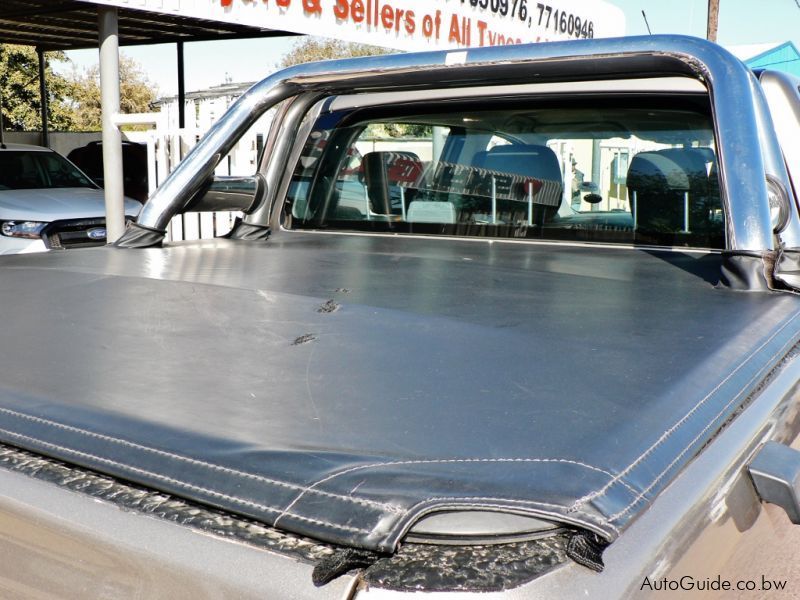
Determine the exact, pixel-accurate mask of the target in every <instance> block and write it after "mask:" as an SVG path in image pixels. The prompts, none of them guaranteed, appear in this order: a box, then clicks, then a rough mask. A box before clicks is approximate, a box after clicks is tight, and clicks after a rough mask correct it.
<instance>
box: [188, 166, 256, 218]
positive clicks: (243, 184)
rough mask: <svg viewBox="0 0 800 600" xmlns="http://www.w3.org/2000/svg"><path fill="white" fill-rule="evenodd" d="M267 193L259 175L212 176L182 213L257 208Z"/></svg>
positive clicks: (245, 210)
mask: <svg viewBox="0 0 800 600" xmlns="http://www.w3.org/2000/svg"><path fill="white" fill-rule="evenodd" d="M266 191H267V182H266V181H264V178H263V177H262V176H261V175H260V174H257V175H251V176H219V175H217V176H214V177H213V178H211V179H210V180H209V181H208V183H207V184H206V185H205V186H203V187H202V188H201V189H200V191H199V192H197V194H196V195H195V197H194V198H193V199H192V201H191V202H190V203H189V204H188V205H187V206H186V208H185V209H184V211H183V212H210V211H218V210H241V211H244V212H247V211H249V210H251V209H252V208H254V207H255V206H257V204H258V202H260V200H261V199H262V198H264V196H265V194H266Z"/></svg>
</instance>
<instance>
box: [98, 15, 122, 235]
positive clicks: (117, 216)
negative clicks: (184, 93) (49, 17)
mask: <svg viewBox="0 0 800 600" xmlns="http://www.w3.org/2000/svg"><path fill="white" fill-rule="evenodd" d="M97 24H98V30H99V32H100V110H101V112H102V118H103V178H104V180H105V186H104V187H105V199H106V236H107V237H106V240H107V241H108V243H112V242H115V241H116V240H117V239H118V238H119V237H120V236H121V235H122V234H123V233H124V231H125V208H124V200H123V198H124V192H123V187H122V134H121V133H120V130H119V128H118V127H117V125H116V123H115V122H114V119H115V117H116V115H117V114H119V110H120V108H119V107H120V105H119V32H118V31H119V27H118V26H119V23H118V17H117V9H116V8H105V7H100V8H98V9H97Z"/></svg>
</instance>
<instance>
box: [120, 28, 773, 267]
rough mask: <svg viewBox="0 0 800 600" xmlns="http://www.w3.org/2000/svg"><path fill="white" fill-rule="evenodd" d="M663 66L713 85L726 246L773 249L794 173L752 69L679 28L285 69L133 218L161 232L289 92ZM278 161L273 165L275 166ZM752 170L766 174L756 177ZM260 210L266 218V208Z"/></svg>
mask: <svg viewBox="0 0 800 600" xmlns="http://www.w3.org/2000/svg"><path fill="white" fill-rule="evenodd" d="M666 75H682V76H688V77H692V78H695V79H699V80H701V81H703V82H704V83H705V84H706V86H707V88H708V90H709V94H710V98H711V105H712V110H713V114H714V122H715V128H716V131H715V133H716V139H717V144H718V147H717V151H718V156H719V171H720V176H721V178H722V182H723V185H722V201H723V203H724V206H725V209H726V210H725V213H726V219H727V223H726V232H727V248H728V249H729V250H734V251H763V250H771V249H773V246H774V242H773V240H774V237H773V232H772V227H771V225H770V214H769V208H768V204H767V202H766V198H767V183H766V175H772V176H773V177H776V178H778V179H779V180H781V181H786V180H788V175H787V173H786V170H785V166H784V165H782V164H778V161H775V160H769V163H770V164H769V167H770V169H774V170H777V171H781V170H782V172H776V173H767V172H765V161H764V158H763V157H762V154H761V149H762V147H763V146H764V145H766V147H767V151H766V152H767V155H768V156H770V157H772V156H779V154H780V147H779V145H778V141H777V139H776V137H775V135H774V133H773V132H772V128H771V127H769V123H767V124H765V123H764V122H763V121H764V119H765V117H766V115H765V114H764V100H763V97H762V95H761V91H760V89H759V88H758V84H757V82H756V80H755V77H754V76H753V74H752V73H751V72H750V70H749V69H748V68H747V67H745V65H744V64H742V63H741V62H740V61H739V60H738V59H737V58H735V57H734V56H733V55H731V54H730V53H729V52H727V51H726V50H724V49H723V48H721V47H720V46H717V45H716V44H712V43H710V42H707V41H705V40H702V39H699V38H693V37H687V36H673V35H658V36H644V37H629V38H611V39H598V40H576V41H569V42H555V43H547V44H527V45H518V46H503V47H493V48H473V49H469V50H456V51H437V52H425V53H418V54H395V55H384V56H373V57H366V58H355V59H346V60H336V61H326V62H318V63H309V64H305V65H298V66H294V67H290V68H288V69H284V70H282V71H279V72H277V73H275V74H273V75H270V76H269V77H267V78H266V79H264V80H263V81H261V82H260V83H257V84H256V85H254V86H253V87H252V88H250V89H249V90H248V91H247V92H245V94H244V95H243V96H242V97H241V98H240V99H239V100H238V101H237V102H236V103H234V104H233V106H231V108H230V109H229V111H228V112H227V113H226V114H225V115H224V116H223V117H222V118H221V119H220V120H219V121H218V122H217V123H216V125H214V127H213V128H212V129H211V130H210V131H209V132H208V134H206V136H205V137H204V138H203V139H202V140H201V141H200V142H199V143H198V144H197V146H195V147H194V149H193V150H192V151H191V152H190V153H189V155H188V156H187V157H186V158H185V159H184V160H183V162H181V163H180V164H179V165H178V167H177V168H176V169H175V171H174V172H173V173H172V174H171V175H170V176H169V177H168V178H167V180H166V181H165V182H164V184H163V185H162V186H161V187H159V188H158V189H157V190H156V192H155V194H154V195H153V196H152V197H151V198H150V200H149V201H148V202H147V203H146V204H145V205H144V207H143V208H142V211H141V213H140V215H139V219H138V224H137V225H135V226H134V227H138V228H140V229H143V230H147V231H149V232H150V233H151V234H155V235H158V234H161V236H162V238H163V232H164V231H165V229H166V226H167V224H168V223H169V220H170V219H171V218H172V216H173V215H175V214H178V213H180V212H181V211H182V210H183V208H184V207H185V206H186V204H187V203H188V202H189V201H190V200H191V199H192V197H193V196H194V194H196V193H197V191H198V190H199V189H200V188H201V187H202V185H203V184H204V183H205V182H206V180H207V178H208V177H209V176H210V175H212V174H213V172H214V169H215V168H216V166H217V165H218V164H219V162H220V161H221V160H222V158H223V157H224V156H225V155H226V154H227V153H228V152H229V151H230V150H231V148H232V147H233V146H234V145H235V143H236V142H237V141H238V139H239V138H240V137H241V136H242V135H243V134H244V133H245V132H246V131H247V130H248V128H249V127H250V126H251V125H253V124H254V123H255V122H256V120H257V119H258V118H259V117H260V116H261V115H263V114H264V112H265V111H267V110H268V109H269V108H271V107H272V106H274V105H275V104H277V103H278V102H280V101H282V100H285V99H287V98H290V97H292V96H296V95H299V94H304V93H307V92H312V93H317V94H320V95H337V94H348V95H350V94H359V93H367V92H381V91H407V90H426V89H442V88H459V87H467V86H472V87H475V86H492V85H501V84H503V85H508V84H515V83H536V82H557V81H576V80H577V81H586V80H607V79H618V78H637V77H654V76H666ZM759 139H760V140H761V145H759ZM281 145H283V144H281ZM280 158H281V157H279V156H273V157H271V159H272V160H274V159H280ZM743 165H744V166H746V167H747V168H742V166H743ZM272 171H273V173H276V174H277V171H278V170H277V169H273V170H272ZM752 173H759V174H764V176H759V177H757V178H755V179H756V180H753V177H752ZM276 186H277V182H276V181H275V180H273V181H270V180H269V178H268V180H267V187H268V189H270V190H274V189H275V188H276ZM258 212H259V217H260V218H264V214H265V213H266V212H268V211H258ZM264 224H265V225H266V224H267V223H266V222H265V223H264ZM128 234H131V235H128ZM126 238H127V239H126ZM135 238H136V233H135V232H133V231H131V230H130V229H129V230H128V231H126V234H125V235H124V236H123V237H122V238H121V239H120V241H119V242H118V245H120V246H135V245H139V244H137V243H136V242H135Z"/></svg>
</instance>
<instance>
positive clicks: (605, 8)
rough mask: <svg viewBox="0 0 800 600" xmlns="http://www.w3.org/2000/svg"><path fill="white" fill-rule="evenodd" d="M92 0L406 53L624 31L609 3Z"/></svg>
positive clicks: (578, 0) (571, 0)
mask: <svg viewBox="0 0 800 600" xmlns="http://www.w3.org/2000/svg"><path fill="white" fill-rule="evenodd" d="M91 1H93V2H94V3H95V4H104V5H109V6H117V7H120V8H131V9H139V10H148V11H152V12H157V13H165V14H171V15H179V16H184V17H194V18H198V19H208V20H211V21H221V22H226V23H236V24H239V25H248V26H252V27H263V28H265V29H274V30H279V31H291V32H294V33H302V34H308V35H317V36H322V37H328V38H336V39H341V40H345V41H348V42H360V43H363V44H372V45H375V46H383V47H387V48H394V49H397V50H406V51H417V50H438V49H448V48H466V47H470V46H499V45H504V44H521V43H528V42H547V41H556V40H569V39H581V38H594V37H616V36H622V35H625V16H624V14H623V12H622V10H621V9H619V8H618V7H616V6H614V5H612V4H610V3H609V2H606V1H604V0H542V1H541V2H537V1H536V0H424V1H422V2H421V1H420V0H91Z"/></svg>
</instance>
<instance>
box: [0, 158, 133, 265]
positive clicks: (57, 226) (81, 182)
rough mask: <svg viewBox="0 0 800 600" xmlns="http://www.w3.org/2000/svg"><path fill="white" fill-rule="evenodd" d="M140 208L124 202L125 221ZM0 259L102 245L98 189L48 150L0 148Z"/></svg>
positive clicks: (103, 235)
mask: <svg viewBox="0 0 800 600" xmlns="http://www.w3.org/2000/svg"><path fill="white" fill-rule="evenodd" d="M140 208H141V204H139V203H138V202H136V201H135V200H131V199H130V198H125V217H126V219H134V218H135V217H136V215H137V214H138V213H139V209H140ZM0 234H2V235H0V254H16V253H23V252H43V251H45V250H50V249H62V248H75V247H81V246H96V245H101V244H104V243H105V241H106V227H105V201H104V197H103V190H102V189H100V188H99V187H98V186H97V185H96V184H95V183H94V182H92V180H91V179H89V177H87V176H86V175H84V174H83V173H82V172H81V171H80V170H79V169H78V168H77V167H76V166H75V165H73V164H72V163H71V162H69V161H68V160H67V159H66V158H64V157H63V156H61V155H60V154H58V153H57V152H53V151H52V150H50V149H48V148H42V147H40V146H29V145H24V144H4V145H3V146H2V148H0Z"/></svg>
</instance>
